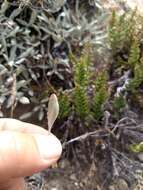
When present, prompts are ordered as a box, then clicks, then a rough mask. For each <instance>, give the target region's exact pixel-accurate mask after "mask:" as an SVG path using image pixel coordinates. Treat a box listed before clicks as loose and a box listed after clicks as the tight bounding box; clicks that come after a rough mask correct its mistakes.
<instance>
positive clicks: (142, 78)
mask: <svg viewBox="0 0 143 190" xmlns="http://www.w3.org/2000/svg"><path fill="white" fill-rule="evenodd" d="M140 53H141V52H140V47H139V41H138V39H135V40H134V41H133V43H132V45H131V49H130V54H129V58H128V64H129V65H130V66H131V68H132V72H133V78H132V79H131V80H130V83H129V85H128V87H127V89H128V90H130V91H132V92H135V90H136V89H137V88H138V87H139V86H140V84H141V83H142V82H143V64H142V62H141V59H140Z"/></svg>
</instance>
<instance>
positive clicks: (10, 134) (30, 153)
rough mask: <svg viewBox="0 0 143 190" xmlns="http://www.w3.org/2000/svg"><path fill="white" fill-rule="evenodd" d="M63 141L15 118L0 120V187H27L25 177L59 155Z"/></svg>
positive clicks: (14, 189) (0, 189) (4, 189)
mask: <svg viewBox="0 0 143 190" xmlns="http://www.w3.org/2000/svg"><path fill="white" fill-rule="evenodd" d="M61 152H62V147H61V143H60V141H59V140H58V139H57V138H56V137H55V136H54V135H52V134H51V133H49V132H48V131H46V130H45V129H43V128H41V127H38V126H36V125H33V124H30V123H25V122H21V121H19V120H16V119H7V118H4V119H0V190H25V188H26V187H25V184H24V179H23V177H25V176H29V175H32V174H33V173H35V172H39V171H40V170H43V169H45V168H47V167H48V166H50V165H52V164H53V163H55V162H56V161H57V160H58V158H59V157H60V155H61Z"/></svg>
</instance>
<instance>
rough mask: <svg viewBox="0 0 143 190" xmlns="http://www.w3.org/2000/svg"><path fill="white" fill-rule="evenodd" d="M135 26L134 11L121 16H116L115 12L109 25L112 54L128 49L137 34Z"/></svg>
mask: <svg viewBox="0 0 143 190" xmlns="http://www.w3.org/2000/svg"><path fill="white" fill-rule="evenodd" d="M135 25H136V9H135V10H134V11H133V12H131V13H130V12H126V13H124V14H122V15H120V16H119V15H117V14H116V12H115V11H113V12H112V16H111V19H110V23H109V29H108V31H109V42H110V46H111V49H112V51H113V54H115V53H116V52H117V50H118V51H119V50H121V49H127V50H128V48H130V44H131V42H132V39H133V37H134V36H135V35H137V33H138V27H134V26H135Z"/></svg>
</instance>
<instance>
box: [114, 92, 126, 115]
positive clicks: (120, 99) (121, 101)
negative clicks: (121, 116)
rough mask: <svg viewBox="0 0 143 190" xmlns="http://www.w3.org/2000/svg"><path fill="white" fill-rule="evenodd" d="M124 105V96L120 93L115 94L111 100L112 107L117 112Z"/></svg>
mask: <svg viewBox="0 0 143 190" xmlns="http://www.w3.org/2000/svg"><path fill="white" fill-rule="evenodd" d="M125 105H126V101H125V98H124V97H123V95H122V94H120V95H119V96H116V97H115V98H114V100H113V107H114V109H115V110H116V111H117V112H118V113H119V112H120V111H121V110H122V109H123V108H124V107H125Z"/></svg>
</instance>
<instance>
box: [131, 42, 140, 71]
mask: <svg viewBox="0 0 143 190" xmlns="http://www.w3.org/2000/svg"><path fill="white" fill-rule="evenodd" d="M139 59H140V47H139V41H138V39H135V40H134V41H133V43H132V45H131V48H130V53H129V58H128V64H129V65H130V66H131V67H132V68H135V66H136V65H139V64H140V60H139Z"/></svg>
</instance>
